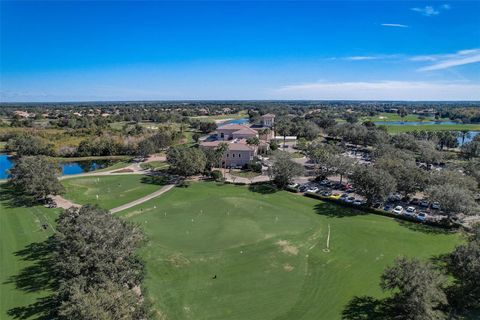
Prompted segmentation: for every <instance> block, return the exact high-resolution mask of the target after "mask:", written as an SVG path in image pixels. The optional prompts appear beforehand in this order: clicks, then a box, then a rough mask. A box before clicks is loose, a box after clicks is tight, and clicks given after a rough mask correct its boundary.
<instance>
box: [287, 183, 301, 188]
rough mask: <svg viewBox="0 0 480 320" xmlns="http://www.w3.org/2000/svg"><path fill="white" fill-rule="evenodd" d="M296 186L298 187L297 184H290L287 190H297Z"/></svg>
mask: <svg viewBox="0 0 480 320" xmlns="http://www.w3.org/2000/svg"><path fill="white" fill-rule="evenodd" d="M298 186H299V185H298V183H290V184H289V185H288V187H289V188H292V189H296V188H298Z"/></svg>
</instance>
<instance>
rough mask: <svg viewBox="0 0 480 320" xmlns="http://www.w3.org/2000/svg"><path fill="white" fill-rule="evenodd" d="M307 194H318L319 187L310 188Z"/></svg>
mask: <svg viewBox="0 0 480 320" xmlns="http://www.w3.org/2000/svg"><path fill="white" fill-rule="evenodd" d="M307 192H311V193H317V192H318V188H317V187H309V188H308V189H307Z"/></svg>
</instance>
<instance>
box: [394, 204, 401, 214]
mask: <svg viewBox="0 0 480 320" xmlns="http://www.w3.org/2000/svg"><path fill="white" fill-rule="evenodd" d="M392 212H393V213H395V214H402V213H403V208H402V206H396V207H395V209H393V210H392Z"/></svg>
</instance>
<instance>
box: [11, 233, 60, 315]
mask: <svg viewBox="0 0 480 320" xmlns="http://www.w3.org/2000/svg"><path fill="white" fill-rule="evenodd" d="M53 248H54V238H53V237H49V238H48V239H47V240H45V241H43V242H37V243H31V244H29V245H27V246H26V247H25V248H24V249H22V250H19V251H17V252H14V255H15V256H17V257H19V258H20V259H21V260H23V261H26V262H30V263H31V264H30V265H28V266H27V267H25V268H24V269H22V270H21V271H20V272H19V273H18V274H16V275H13V276H11V277H10V278H9V279H8V280H7V281H6V282H5V284H14V285H15V288H16V289H17V290H19V291H22V292H23V293H24V294H27V293H41V292H45V291H47V292H55V290H56V289H57V288H58V283H57V281H56V280H55V272H54V261H53V257H52V252H53ZM56 307H57V299H56V296H55V294H51V295H49V296H45V297H41V298H38V299H37V300H36V301H35V302H34V303H32V304H30V305H27V306H21V307H15V308H12V309H10V310H8V312H7V314H8V315H9V316H10V317H12V318H14V319H29V318H32V317H33V318H34V319H39V320H40V319H53V318H55V317H54V315H55V311H56Z"/></svg>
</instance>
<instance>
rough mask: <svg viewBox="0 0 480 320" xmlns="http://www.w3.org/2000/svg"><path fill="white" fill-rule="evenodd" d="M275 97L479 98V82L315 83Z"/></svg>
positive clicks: (277, 92)
mask: <svg viewBox="0 0 480 320" xmlns="http://www.w3.org/2000/svg"><path fill="white" fill-rule="evenodd" d="M274 91H275V92H274V95H275V98H278V99H314V100H317V99H318V100H339V99H345V100H445V101H446V100H450V101H455V100H480V84H479V83H464V82H426V81H373V82H365V81H359V82H315V83H303V84H294V85H286V86H283V87H280V88H278V89H276V90H274Z"/></svg>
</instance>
